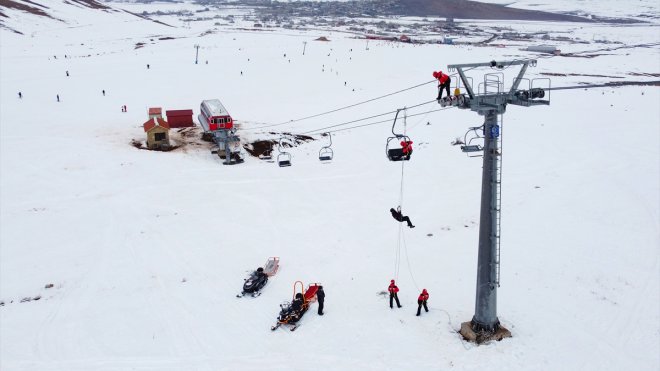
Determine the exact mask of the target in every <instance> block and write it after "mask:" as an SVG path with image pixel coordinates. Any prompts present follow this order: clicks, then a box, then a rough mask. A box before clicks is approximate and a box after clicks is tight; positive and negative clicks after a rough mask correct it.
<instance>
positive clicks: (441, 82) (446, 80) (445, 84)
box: [433, 71, 451, 100]
mask: <svg viewBox="0 0 660 371" xmlns="http://www.w3.org/2000/svg"><path fill="white" fill-rule="evenodd" d="M433 77H435V78H436V79H438V98H437V100H440V98H442V89H445V91H446V92H447V96H449V85H451V77H449V75H445V74H444V73H442V71H437V72H435V71H434V72H433Z"/></svg>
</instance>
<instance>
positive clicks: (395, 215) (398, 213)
mask: <svg viewBox="0 0 660 371" xmlns="http://www.w3.org/2000/svg"><path fill="white" fill-rule="evenodd" d="M390 213H392V217H393V218H394V219H396V220H397V221H398V222H406V223H408V227H409V228H415V226H414V225H413V224H412V222H411V221H410V218H409V217H408V216H405V215H402V214H401V206H397V208H396V210H394V209H390Z"/></svg>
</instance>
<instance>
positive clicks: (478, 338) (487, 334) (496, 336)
mask: <svg viewBox="0 0 660 371" xmlns="http://www.w3.org/2000/svg"><path fill="white" fill-rule="evenodd" d="M459 333H460V334H461V335H462V336H463V339H465V340H467V341H470V342H473V343H477V344H483V343H486V342H489V341H491V340H497V341H500V340H502V339H504V338H510V337H511V331H509V330H507V329H505V328H504V327H502V326H501V325H499V326H497V329H496V330H495V331H474V330H473V329H472V322H471V321H470V322H463V323H461V330H460V331H459Z"/></svg>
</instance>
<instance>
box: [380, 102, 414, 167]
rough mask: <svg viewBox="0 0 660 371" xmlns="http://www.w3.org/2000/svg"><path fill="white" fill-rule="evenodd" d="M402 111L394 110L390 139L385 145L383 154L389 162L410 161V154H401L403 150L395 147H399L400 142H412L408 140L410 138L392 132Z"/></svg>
mask: <svg viewBox="0 0 660 371" xmlns="http://www.w3.org/2000/svg"><path fill="white" fill-rule="evenodd" d="M402 110H403V109H397V110H396V115H395V116H394V122H393V123H392V135H393V136H392V137H388V138H387V144H386V145H385V154H386V155H387V158H388V159H389V160H390V161H408V160H410V155H411V153H410V152H408V153H403V148H402V147H395V145H396V146H400V141H402V142H406V143H408V142H412V141H411V140H410V137H408V136H407V135H405V134H397V133H395V132H394V126H395V125H396V119H397V117H398V116H399V112H401V111H402Z"/></svg>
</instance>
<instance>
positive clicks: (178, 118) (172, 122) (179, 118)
mask: <svg viewBox="0 0 660 371" xmlns="http://www.w3.org/2000/svg"><path fill="white" fill-rule="evenodd" d="M165 115H167V123H168V125H169V126H170V128H172V129H174V128H187V127H191V126H195V123H194V122H193V110H191V109H179V110H169V111H165Z"/></svg>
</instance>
